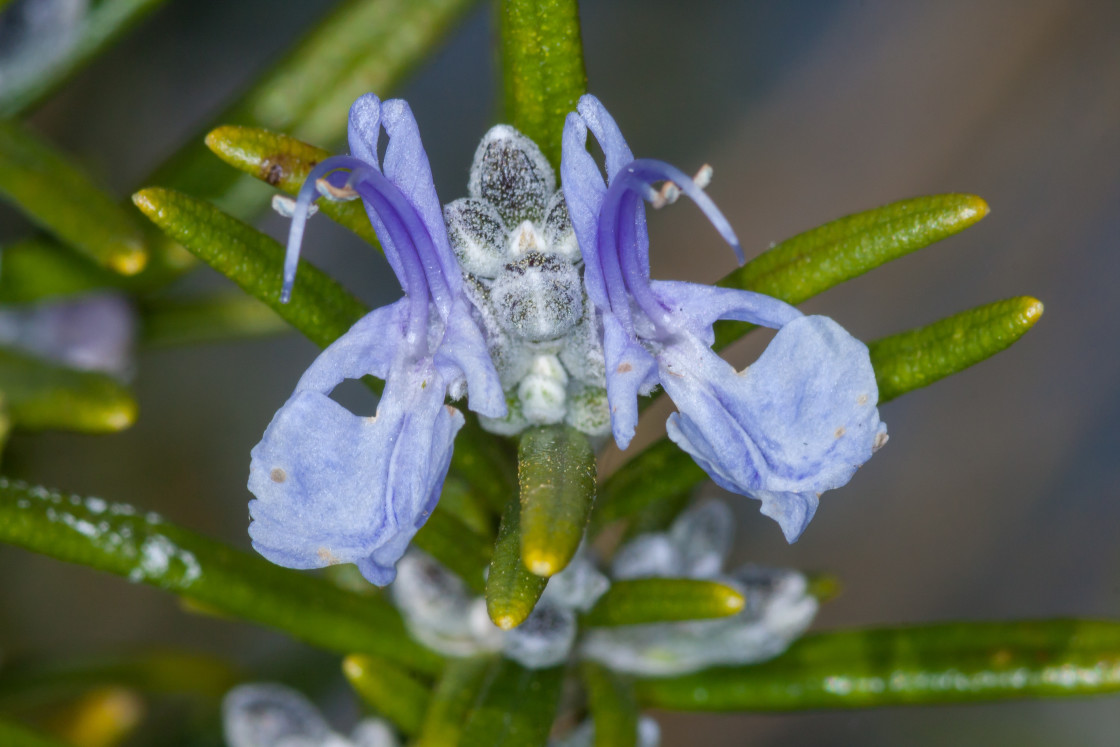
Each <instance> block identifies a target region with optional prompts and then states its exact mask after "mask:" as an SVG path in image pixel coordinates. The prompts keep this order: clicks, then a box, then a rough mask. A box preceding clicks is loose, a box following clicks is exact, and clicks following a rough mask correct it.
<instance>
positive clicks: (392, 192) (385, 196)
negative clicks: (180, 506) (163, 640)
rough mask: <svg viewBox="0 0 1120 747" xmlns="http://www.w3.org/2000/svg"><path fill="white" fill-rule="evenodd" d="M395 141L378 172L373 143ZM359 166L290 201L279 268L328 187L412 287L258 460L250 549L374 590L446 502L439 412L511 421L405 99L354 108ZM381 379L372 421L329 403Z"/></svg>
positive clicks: (358, 331) (289, 266)
mask: <svg viewBox="0 0 1120 747" xmlns="http://www.w3.org/2000/svg"><path fill="white" fill-rule="evenodd" d="M382 128H384V129H385V132H386V134H387V135H388V138H389V140H388V146H387V148H386V150H385V163H384V167H383V170H379V167H378V159H377V141H378V137H379V135H380V130H381V129H382ZM349 139H350V150H351V153H352V155H351V156H339V157H335V158H329V159H327V160H325V161H323V163H321V164H319V165H318V166H317V167H316V168H315V169H314V170H312V172H311V174H310V175H309V176H308V179H307V182H306V183H305V184H304V186H303V189H302V190H301V192H300V195H299V198H298V200H297V202H296V206H295V211H294V215H293V220H292V229H291V235H290V238H289V244H288V257H287V261H286V263H285V284H284V290H283V293H282V297H284V298H286V297H287V295H288V293H289V292H290V289H291V284H292V281H293V280H294V278H295V270H296V263H297V260H298V254H299V246H300V241H301V239H302V233H303V227H304V223H305V221H306V218H307V212H308V208H309V206H310V204H311V201H312V199H313V198H314V197H315V194H316V190H317V189H318V188H321V187H322V186H323V185H322V184H321V183H319V182H318V180H320V179H321V178H325V179H327V180H328V182H329V187H330V189H329V190H328V191H331V190H333V191H334V192H335V193H336V194H342V195H355V194H356V196H360V197H361V199H362V200H363V202H364V203H365V206H366V209H367V211H368V213H369V216H370V220H371V221H372V223H373V226H374V229H375V230H376V232H377V236H378V238H379V239H380V240H381V245H382V247H383V248H384V250H385V256H386V257H387V258H388V260H389V264H390V265H391V266H392V268H393V270H394V272H396V274H397V278H398V279H399V280H400V283H401V286H402V288H403V289H404V293H405V295H404V297H403V298H401V299H400V300H399V301H397V302H396V303H393V304H390V305H388V306H383V307H382V308H379V309H376V310H375V311H373V312H371V313H370V314H368V315H367V316H365V317H364V318H362V319H361V320H360V321H358V323H357V324H355V325H354V326H353V327H352V328H351V329H350V330H349V331H348V332H347V333H346V334H344V335H343V336H342V337H340V338H339V339H338V340H336V341H335V342H334V344H332V345H331V346H330V347H328V348H327V349H326V350H324V351H323V353H322V354H321V355H320V356H319V357H318V358H317V359H316V360H315V362H314V363H313V364H312V365H311V367H310V368H309V369H308V370H307V372H306V373H305V374H304V375H303V377H302V378H301V379H300V381H299V383H298V384H297V385H296V390H295V393H294V394H292V396H291V398H289V400H288V401H287V402H286V403H285V404H284V406H283V407H281V408H280V410H279V411H278V412H277V413H276V415H275V417H274V418H273V419H272V422H271V423H270V424H269V426H268V429H267V430H266V431H265V433H264V437H263V438H262V439H261V442H260V443H259V444H257V446H256V447H255V448H254V449H253V452H252V463H251V465H250V472H249V489H250V490H251V491H252V492H253V494H254V495H255V496H256V497H257V500H254V501H250V503H249V513H250V514H251V516H252V518H253V522H252V524H251V525H250V527H249V534H250V536H251V537H252V539H253V547H254V548H256V550H257V551H258V552H259V553H261V554H262V555H264V556H265V557H266V558H268V559H269V560H271V561H272V562H274V563H277V564H279V565H283V566H287V567H289V568H318V567H322V566H326V565H332V564H335V563H355V564H357V566H358V568H359V570H360V571H361V572H362V575H364V576H365V577H366V578H367V579H368V580H369V581H371V582H372V583H375V584H378V585H385V584H387V583H389V582H391V581H392V580H393V577H394V575H395V564H396V562H397V560H399V559H400V557H401V555H402V554H403V553H404V551H405V548H406V547H407V546H408V543H409V542H410V541H411V539H412V537H413V535H414V534H415V533H416V531H417V530H418V529H419V528H420V527H421V526H422V525H423V524H424V522H425V521H426V520H427V518H428V516H429V515H430V513H431V511H432V509H433V508H434V507H435V504H436V502H437V501H438V500H439V495H440V491H441V488H442V486H443V480H444V478H445V477H446V475H447V470H448V466H449V465H450V461H451V450H452V442H453V441H454V439H455V434H456V432H458V430H459V428H461V427H462V425H463V416H462V414H461V413H460V412H459V411H458V410H456V409H455V408H453V407H451V406H449V405H445V404H444V400H445V399H446V398H447V397H448V396H449V395H450V396H451V397H452V398H453V399H457V398H458V397H460V396H462V395H463V394H464V392H466V393H468V394H469V405H470V408H471V409H472V410H475V411H476V412H479V413H482V414H484V415H487V416H490V417H500V416H502V415H504V414H505V399H504V396H503V394H502V388H501V384H500V382H499V380H498V375H497V373H496V372H495V370H494V366H493V364H492V363H491V361H490V357H489V355H488V353H487V349H486V342H485V340H484V339H483V337H482V333H481V332H480V331H479V329H478V327H477V326H476V324H475V322H474V321H473V318H472V316H471V313H470V308H469V305H468V301H467V300H466V298H465V297H464V296H463V289H462V285H463V282H462V277H461V275H460V273H459V267H458V264H457V263H456V260H455V256H454V255H453V254H452V252H451V247H450V245H449V243H448V240H447V231H446V228H445V227H444V222H443V213H442V209H441V207H440V203H439V198H438V197H437V196H436V191H435V186H434V185H433V183H432V176H431V171H430V168H429V165H428V158H427V155H426V154H425V153H424V148H423V145H422V144H421V142H420V135H419V131H418V129H417V126H416V120H415V119H414V118H413V116H412V112H411V111H410V110H409V108H408V105H407V104H406V103H405V102H404V101H401V100H391V101H386V102H384V103H382V102H381V101H379V100H378V99H377V97H376V96H373V95H372V94H368V95H366V96H363V97H362V98H360V99H358V100H357V101H356V102H355V103H354V105H353V107H352V108H351V110H350V125H349ZM365 375H372V376H375V377H377V378H379V379H384V380H385V390H384V393H383V394H382V396H381V401H380V403H379V404H378V407H377V413H376V415H374V416H373V417H361V416H358V415H354V414H352V413H350V412H349V411H348V410H346V409H345V408H343V407H342V406H341V405H339V404H338V403H337V402H335V401H334V400H332V399H331V398H330V396H329V394H330V392H331V390H333V389H334V388H335V387H336V386H337V385H338V384H339V383H341V382H342V381H343V380H344V379H357V378H361V377H362V376H365Z"/></svg>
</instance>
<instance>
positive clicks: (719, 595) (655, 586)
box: [583, 578, 746, 627]
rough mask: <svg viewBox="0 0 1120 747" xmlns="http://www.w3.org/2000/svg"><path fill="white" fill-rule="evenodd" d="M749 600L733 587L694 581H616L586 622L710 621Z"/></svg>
mask: <svg viewBox="0 0 1120 747" xmlns="http://www.w3.org/2000/svg"><path fill="white" fill-rule="evenodd" d="M744 604H746V600H745V599H744V598H743V595H742V594H740V593H739V592H738V591H736V590H735V589H733V588H732V587H730V586H727V585H725V584H721V583H718V582H716V581H704V580H700V579H692V578H635V579H626V580H624V581H615V582H613V583H612V584H611V588H609V589H608V590H607V592H606V593H605V594H604V595H603V596H601V597H600V598H599V601H598V602H596V603H595V606H594V607H592V608H591V609H590V610H589V611H588V613H587V614H586V615H585V616H584V619H583V622H584V623H585V624H587V625H591V626H593V627H594V626H608V625H609V626H613V625H642V624H645V623H657V622H677V621H680V620H707V619H711V618H716V617H727V616H728V615H734V614H737V613H738V612H740V611H742V609H743V605H744Z"/></svg>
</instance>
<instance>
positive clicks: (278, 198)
mask: <svg viewBox="0 0 1120 747" xmlns="http://www.w3.org/2000/svg"><path fill="white" fill-rule="evenodd" d="M272 209H273V210H275V211H276V212H277V213H279V214H280V215H281V217H284V218H291V217H292V215H293V214H295V211H296V201H295V200H294V199H292V198H291V197H288V196H287V195H273V196H272ZM317 212H319V206H318V205H316V204H315V203H311V205H309V206H308V208H307V217H308V218H310V217H311V216H312V215H315V213H317Z"/></svg>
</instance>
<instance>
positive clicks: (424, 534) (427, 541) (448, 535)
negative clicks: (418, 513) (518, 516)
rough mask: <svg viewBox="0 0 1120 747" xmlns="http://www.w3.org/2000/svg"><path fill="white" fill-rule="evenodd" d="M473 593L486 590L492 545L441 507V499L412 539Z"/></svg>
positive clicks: (480, 592)
mask: <svg viewBox="0 0 1120 747" xmlns="http://www.w3.org/2000/svg"><path fill="white" fill-rule="evenodd" d="M412 542H413V544H415V545H416V546H417V547H418V548H420V549H421V550H423V551H424V552H426V553H428V554H429V555H431V556H432V557H433V558H435V559H436V560H438V561H439V562H440V563H442V564H443V565H444V566H446V567H447V569H448V570H450V571H451V572H452V573H454V574H456V575H457V576H459V577H460V578H461V579H463V581H465V582H466V584H467V586H469V587H470V588H471V589H472V590H473V591H474V592H475V593H476V594H482V593H483V592H484V591H485V590H486V582H485V580H484V578H483V577H484V572H485V570H486V566H488V565H489V564H490V555H491V552H492V548H491V545H490V543H489V541H487V539H486V538H484V537H481V536H479V535H478V534H476V533H475V532H474V531H473V530H472V529H471V528H470V527H468V526H467V525H466V524H464V523H463V522H462V521H460V520H459V519H457V518H456V517H455V516H454V515H453V514H451V512H449V511H447V510H446V509H444V507H443V498H442V497H441V499H440V504H439V505H437V506H436V510H435V511H433V512H432V515H431V516H430V517H428V521H426V522H425V523H424V526H423V527H421V529H420V531H419V532H417V533H416V536H415V537H414V538H413V540H412Z"/></svg>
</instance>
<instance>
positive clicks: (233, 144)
mask: <svg viewBox="0 0 1120 747" xmlns="http://www.w3.org/2000/svg"><path fill="white" fill-rule="evenodd" d="M206 146H207V147H208V148H210V150H212V151H214V153H215V154H217V156H218V158H221V159H222V160H223V161H225V162H226V163H228V164H229V165H230V166H233V167H234V168H236V169H239V170H241V171H244V172H245V173H246V174H249V175H250V176H252V177H255V178H257V179H260V180H261V181H263V182H266V183H267V184H271V185H272V186H273V187H276V188H277V189H279V190H280V191H281V192H287V193H288V194H290V195H296V194H298V193H299V189H300V187H302V186H303V182H304V181H305V180H306V179H307V175H308V174H309V173H311V169H313V168H315V166H316V165H317V164H318V163H319V162H320V161H322V160H323V159H325V158H329V157H330V155H331V153H330V152H329V151H326V150H323V149H322V148H316V147H315V146H314V145H308V144H307V143H305V142H303V141H302V140H296V139H295V138H294V137H289V136H288V135H281V134H279V133H275V132H269V131H268V130H262V129H259V128H256V127H234V126H230V125H227V126H224V127H219V128H218V129H216V130H214V131H212V132H211V133H210V134H209V135H207V136H206ZM317 204H318V205H319V210H320V211H321V212H322V213H323V214H324V215H326V216H327V217H329V218H330V219H331V220H334V221H336V222H338V223H340V224H342V225H343V226H346V227H347V228H349V229H350V230H351V231H353V232H354V233H356V234H358V235H359V236H361V237H362V238H363V239H365V240H366V241H368V242H369V243H371V244H373V245H374V246H377V247H380V246H381V244H380V243H379V242H378V240H377V235H376V234H375V233H374V232H373V225H372V224H371V223H370V222H369V215H368V214H367V213H366V210H365V207H364V206H363V204H362V201H361V200H351V201H348V202H338V201H335V200H326V199H321V198H320V199H319V200H318V202H317Z"/></svg>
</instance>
